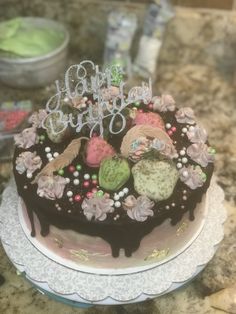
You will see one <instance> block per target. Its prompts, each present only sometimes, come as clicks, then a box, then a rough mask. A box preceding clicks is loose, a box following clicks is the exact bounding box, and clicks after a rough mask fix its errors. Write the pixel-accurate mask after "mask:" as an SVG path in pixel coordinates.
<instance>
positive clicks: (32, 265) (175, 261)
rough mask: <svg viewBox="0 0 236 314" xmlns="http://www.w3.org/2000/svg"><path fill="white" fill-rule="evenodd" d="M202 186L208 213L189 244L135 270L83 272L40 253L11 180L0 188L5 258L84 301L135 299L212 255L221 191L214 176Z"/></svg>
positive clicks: (41, 283) (183, 277)
mask: <svg viewBox="0 0 236 314" xmlns="http://www.w3.org/2000/svg"><path fill="white" fill-rule="evenodd" d="M208 192H209V193H208V214H207V216H206V218H205V223H204V226H203V228H202V230H201V232H200V234H199V235H198V236H197V238H196V239H195V240H194V241H193V242H192V244H191V245H190V246H189V247H188V248H187V249H185V250H184V251H183V252H182V253H180V254H179V255H177V256H176V257H174V258H172V259H170V260H169V261H167V262H165V263H162V264H159V265H157V266H155V267H151V268H150V269H146V270H143V271H139V272H131V273H129V274H128V273H127V274H122V275H116V274H113V275H106V274H102V275H101V274H97V273H96V272H94V273H86V272H82V271H79V270H74V269H71V268H69V267H65V266H63V265H61V264H59V263H57V262H55V261H53V260H51V259H49V258H48V257H46V256H45V255H44V254H42V253H41V252H40V251H39V250H38V249H37V248H36V247H35V246H34V245H32V243H31V242H30V241H29V240H28V238H27V237H26V235H25V233H24V231H23V229H22V227H21V225H20V222H19V216H18V200H19V198H18V195H17V192H16V187H15V186H14V184H10V186H9V187H8V188H7V189H6V190H5V191H4V193H3V202H2V205H1V207H0V221H1V223H2V224H1V226H2V228H1V230H0V236H1V240H2V243H3V246H4V249H5V251H6V253H7V255H8V256H9V258H10V260H11V261H12V262H13V263H14V265H15V266H16V267H17V268H18V269H19V271H21V272H24V273H25V274H26V278H28V279H29V280H30V281H31V282H32V283H34V284H36V285H37V287H39V289H41V290H45V291H46V292H49V293H53V295H55V296H58V297H62V298H65V299H67V300H69V301H73V302H74V301H75V302H79V303H86V304H103V305H104V304H125V303H132V302H141V301H144V300H147V299H150V298H155V297H157V296H160V295H163V294H164V293H167V292H170V291H172V290H174V289H176V288H178V287H180V286H181V285H183V284H184V283H186V282H188V281H189V280H191V278H193V277H194V276H195V275H196V274H197V273H198V272H199V271H200V270H201V269H202V268H203V267H204V266H205V265H206V264H207V263H208V262H209V260H210V259H211V258H212V257H213V255H214V253H215V250H216V246H217V245H218V244H219V243H220V241H221V240H222V238H223V222H224V221H225V219H226V213H225V209H224V206H223V200H224V193H223V191H222V190H221V188H220V187H219V186H217V185H216V183H215V182H214V180H213V181H212V183H211V186H210V188H209V190H208Z"/></svg>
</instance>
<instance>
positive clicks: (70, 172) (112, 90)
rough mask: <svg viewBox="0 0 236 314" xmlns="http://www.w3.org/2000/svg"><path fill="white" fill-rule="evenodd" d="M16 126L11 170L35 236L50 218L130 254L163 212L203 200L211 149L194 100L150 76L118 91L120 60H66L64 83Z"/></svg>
mask: <svg viewBox="0 0 236 314" xmlns="http://www.w3.org/2000/svg"><path fill="white" fill-rule="evenodd" d="M30 123H31V126H30V127H29V128H27V129H25V130H24V131H23V132H22V133H21V134H18V135H16V136H15V142H16V149H15V155H14V161H13V162H14V176H15V181H16V185H17V189H18V193H19V195H20V197H21V198H22V199H23V201H24V203H25V205H26V208H27V213H28V216H29V219H30V222H31V230H32V232H31V235H32V237H34V236H35V224H34V215H36V216H37V218H38V220H39V222H40V228H41V235H42V236H44V237H47V235H48V234H49V233H50V226H55V227H57V228H59V229H60V230H61V232H63V230H73V231H75V232H78V233H80V234H86V235H90V236H94V237H100V238H102V239H103V240H105V241H107V242H108V243H109V244H110V246H111V252H112V255H113V257H117V256H119V252H120V249H124V251H125V255H126V256H127V257H128V256H131V255H132V253H133V252H134V251H136V250H137V249H138V248H139V246H140V241H141V240H142V239H143V238H144V237H145V235H147V234H149V233H150V232H151V231H152V230H153V229H154V228H155V227H157V226H158V225H160V224H162V223H163V222H164V221H165V220H167V219H170V222H171V224H173V225H175V224H176V223H177V222H179V221H180V220H181V218H182V216H183V215H184V214H185V213H186V212H189V220H193V219H194V210H195V208H196V206H197V204H198V203H200V202H201V201H202V198H203V196H204V195H205V193H206V191H207V189H208V187H209V184H210V180H211V176H212V173H213V161H214V154H215V150H214V148H212V147H211V146H210V145H209V143H208V140H207V133H206V131H205V129H204V128H203V127H202V126H201V125H199V124H198V123H197V121H196V118H195V116H194V112H193V110H192V109H191V108H187V107H183V108H181V107H180V106H177V105H176V103H175V100H174V99H173V97H172V96H170V95H162V96H152V90H151V85H150V83H149V84H144V83H143V84H142V86H140V87H134V88H132V89H131V90H129V91H128V92H127V91H124V83H123V82H122V79H121V73H120V70H119V69H118V68H114V67H113V68H110V69H106V70H105V71H104V72H101V71H100V70H99V68H98V67H97V66H95V65H94V64H93V63H92V62H90V61H86V62H82V63H80V64H78V65H74V66H71V67H70V68H69V69H68V71H67V72H66V75H65V82H64V87H63V88H61V89H60V88H59V84H57V93H56V94H55V95H53V96H52V97H51V98H50V99H49V101H48V103H47V105H46V109H45V110H44V109H42V110H39V111H38V112H35V113H34V114H33V115H32V116H31V118H30Z"/></svg>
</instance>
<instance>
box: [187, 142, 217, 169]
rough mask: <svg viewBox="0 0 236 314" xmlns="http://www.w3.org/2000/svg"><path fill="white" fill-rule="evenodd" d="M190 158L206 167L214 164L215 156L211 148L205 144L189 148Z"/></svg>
mask: <svg viewBox="0 0 236 314" xmlns="http://www.w3.org/2000/svg"><path fill="white" fill-rule="evenodd" d="M187 154H188V156H189V157H190V158H191V159H192V160H193V161H195V162H196V163H198V164H199V165H201V166H202V167H206V166H207V165H208V163H209V162H214V160H215V156H214V154H213V153H211V149H210V147H208V146H207V145H206V144H204V143H194V144H192V145H190V146H189V147H188V148H187Z"/></svg>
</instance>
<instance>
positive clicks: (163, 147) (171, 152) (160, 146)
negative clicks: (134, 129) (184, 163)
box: [150, 138, 177, 159]
mask: <svg viewBox="0 0 236 314" xmlns="http://www.w3.org/2000/svg"><path fill="white" fill-rule="evenodd" d="M150 147H151V148H153V149H155V150H157V151H158V152H159V153H160V154H162V155H164V156H165V157H167V158H169V159H173V158H175V157H176V154H177V151H176V149H175V147H174V145H172V144H170V143H166V142H164V141H162V140H159V139H158V138H154V140H153V141H152V142H151V144H150Z"/></svg>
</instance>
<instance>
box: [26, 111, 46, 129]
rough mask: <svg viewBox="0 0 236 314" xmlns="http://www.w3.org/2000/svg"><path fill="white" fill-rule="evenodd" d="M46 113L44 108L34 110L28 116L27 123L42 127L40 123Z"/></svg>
mask: <svg viewBox="0 0 236 314" xmlns="http://www.w3.org/2000/svg"><path fill="white" fill-rule="evenodd" d="M47 115H48V113H47V111H46V110H44V109H40V110H39V111H36V112H34V113H33V114H32V115H31V116H30V117H29V120H28V121H29V123H31V124H32V125H33V127H35V128H42V123H43V121H44V120H45V119H46V117H47Z"/></svg>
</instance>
